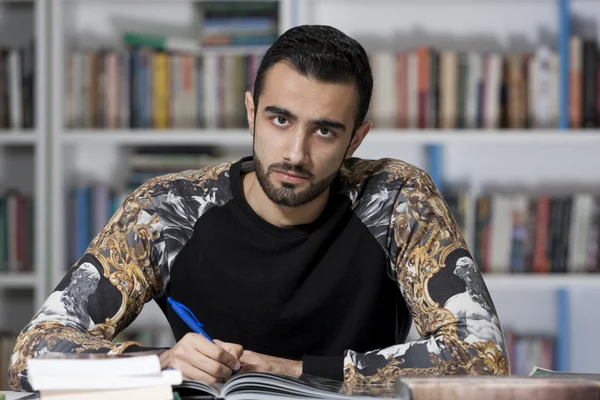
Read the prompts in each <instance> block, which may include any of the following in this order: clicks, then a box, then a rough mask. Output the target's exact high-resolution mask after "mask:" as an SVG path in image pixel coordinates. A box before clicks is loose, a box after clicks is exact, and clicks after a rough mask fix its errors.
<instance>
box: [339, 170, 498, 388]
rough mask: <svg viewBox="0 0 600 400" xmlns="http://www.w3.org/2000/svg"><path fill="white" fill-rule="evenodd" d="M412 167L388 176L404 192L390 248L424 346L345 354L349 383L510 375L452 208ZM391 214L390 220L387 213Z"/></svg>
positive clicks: (393, 222)
mask: <svg viewBox="0 0 600 400" xmlns="http://www.w3.org/2000/svg"><path fill="white" fill-rule="evenodd" d="M405 166H406V164H404V165H402V166H400V167H398V169H399V171H393V169H392V171H391V172H389V176H388V178H387V179H386V180H387V182H388V184H389V183H390V182H391V183H392V184H394V185H396V186H398V185H400V187H401V189H400V190H399V191H398V190H396V193H397V197H396V199H395V201H394V202H393V207H391V209H392V212H391V220H389V219H388V221H389V225H388V226H389V235H388V238H389V239H388V246H389V248H388V249H387V250H388V251H389V254H390V258H391V261H392V263H391V268H392V270H393V273H392V275H393V276H395V278H396V280H397V283H398V287H399V289H400V292H401V294H402V296H403V297H404V299H405V301H406V304H407V305H408V307H409V309H410V312H411V314H412V316H413V319H414V323H415V325H416V328H417V331H418V333H419V335H420V336H421V337H420V338H419V339H418V340H415V341H412V342H406V343H403V344H397V345H394V346H391V347H388V348H384V349H379V350H374V351H370V352H367V353H356V352H354V351H352V350H347V351H346V352H345V355H344V379H345V381H346V382H347V383H349V384H354V383H355V384H360V383H391V382H393V381H394V380H395V379H396V378H397V377H398V376H400V375H447V374H465V375H466V374H482V375H508V374H509V365H508V357H507V352H506V348H505V341H504V336H503V332H502V328H501V325H500V321H499V319H498V315H497V313H496V310H495V307H494V304H493V302H492V299H491V298H490V294H489V293H488V290H487V288H486V285H485V282H484V280H483V277H482V275H481V273H480V271H479V268H478V267H477V265H476V264H475V262H474V260H473V257H472V256H471V254H470V252H469V250H468V248H467V245H466V243H465V241H464V239H463V236H462V233H461V232H460V229H459V228H458V226H457V224H456V222H455V220H454V218H453V216H452V215H451V213H450V211H449V208H448V205H447V204H446V202H445V201H444V199H443V197H442V196H441V194H440V193H439V191H438V190H437V188H436V186H435V185H434V183H433V182H432V180H431V178H430V177H429V175H427V174H426V173H425V172H423V171H422V170H420V169H418V168H415V167H412V168H410V171H409V173H407V171H406V170H407V168H405ZM388 215H389V214H388Z"/></svg>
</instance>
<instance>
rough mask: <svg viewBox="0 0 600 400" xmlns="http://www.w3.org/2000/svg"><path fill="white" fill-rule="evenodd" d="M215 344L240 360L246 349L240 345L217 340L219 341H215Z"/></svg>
mask: <svg viewBox="0 0 600 400" xmlns="http://www.w3.org/2000/svg"><path fill="white" fill-rule="evenodd" d="M215 343H216V344H217V345H219V346H221V347H222V348H224V349H225V350H227V351H228V352H229V354H231V355H233V356H234V357H235V358H237V359H238V360H239V359H240V357H241V356H242V354H243V353H244V348H243V347H242V346H241V345H239V344H235V343H228V342H222V341H220V340H217V339H215Z"/></svg>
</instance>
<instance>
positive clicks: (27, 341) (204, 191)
mask: <svg viewBox="0 0 600 400" xmlns="http://www.w3.org/2000/svg"><path fill="white" fill-rule="evenodd" d="M227 168H228V165H225V164H224V165H221V166H216V167H210V168H207V169H204V170H199V171H192V172H189V173H181V174H170V175H165V176H162V177H158V178H154V179H151V180H149V181H148V182H146V183H145V184H144V185H142V186H141V187H140V188H138V189H137V190H136V191H135V192H133V193H132V194H131V195H130V196H128V197H127V199H125V201H124V202H123V204H122V206H121V207H120V209H119V210H118V211H117V212H116V213H115V215H114V216H113V217H112V218H111V219H110V221H109V222H108V223H107V225H106V226H105V227H104V228H103V230H102V231H101V232H100V233H99V234H98V236H97V237H96V238H94V240H93V241H92V242H91V243H90V244H89V246H88V249H87V251H86V252H85V254H84V255H83V257H82V258H81V259H80V260H79V261H78V262H77V263H76V264H75V265H74V266H73V267H72V268H71V269H70V270H69V272H68V273H67V274H66V276H65V277H64V279H63V280H62V281H61V283H59V285H58V286H57V287H56V289H55V291H54V292H53V293H52V294H51V295H50V296H49V297H48V299H47V300H46V301H45V303H44V304H43V305H42V307H41V308H40V310H39V311H38V313H37V314H36V315H35V316H34V317H33V319H32V320H31V322H30V323H29V324H28V325H27V326H25V328H24V329H23V330H22V331H21V333H20V335H19V337H18V338H17V342H16V345H15V350H14V353H13V355H12V357H11V361H10V365H9V382H10V385H11V386H12V387H13V388H14V389H15V390H30V389H31V386H30V385H29V382H28V380H27V369H26V367H27V359H29V358H32V357H35V356H38V355H41V354H43V353H46V352H50V351H55V352H63V353H66V352H73V353H85V352H101V353H112V354H118V353H122V352H123V351H125V349H127V348H128V347H131V346H139V344H138V343H135V342H125V343H114V342H112V340H113V339H114V337H115V336H116V335H117V334H118V333H119V332H121V331H122V330H123V329H125V328H126V327H127V326H128V325H129V324H130V323H131V322H132V321H133V320H134V319H135V318H136V317H137V315H138V314H139V313H140V312H141V311H142V307H143V306H144V303H146V302H148V301H150V300H151V299H152V298H157V297H160V296H161V295H162V294H163V293H164V289H165V287H166V283H167V280H168V278H169V265H170V262H171V261H172V259H173V258H174V257H175V255H176V252H177V249H180V248H181V246H182V244H183V243H185V242H186V241H187V240H188V238H189V236H191V234H192V232H193V226H194V222H195V221H196V219H197V218H198V215H200V214H201V213H202V212H203V211H204V210H206V209H207V208H209V207H211V206H212V205H214V203H215V201H216V200H215V199H214V192H215V191H216V190H215V188H214V185H213V183H214V182H216V181H217V179H218V176H219V174H220V173H221V172H223V171H224V170H226V169H227ZM207 186H210V188H207Z"/></svg>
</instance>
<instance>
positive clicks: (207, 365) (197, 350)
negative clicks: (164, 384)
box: [159, 333, 244, 385]
mask: <svg viewBox="0 0 600 400" xmlns="http://www.w3.org/2000/svg"><path fill="white" fill-rule="evenodd" d="M215 343H216V344H213V343H211V342H210V340H207V339H206V338H205V337H204V336H202V335H199V334H197V333H188V334H187V335H185V336H184V337H183V338H182V339H181V340H180V341H179V342H177V344H176V345H175V346H173V347H172V348H171V349H169V350H167V351H165V352H163V353H161V354H160V356H159V359H160V366H161V368H167V367H171V368H175V369H178V370H180V371H181V373H182V375H183V378H184V379H190V380H197V381H202V382H204V383H208V384H209V385H212V384H215V383H217V382H223V381H224V380H225V379H227V378H229V377H230V376H231V374H232V370H238V369H240V368H241V364H240V357H241V355H242V353H243V352H244V349H243V348H242V346H240V345H238V344H233V343H225V342H221V341H219V340H215Z"/></svg>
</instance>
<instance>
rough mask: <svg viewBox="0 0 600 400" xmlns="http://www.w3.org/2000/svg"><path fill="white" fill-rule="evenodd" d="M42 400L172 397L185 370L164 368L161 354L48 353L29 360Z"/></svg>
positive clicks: (167, 399) (166, 399) (34, 385)
mask: <svg viewBox="0 0 600 400" xmlns="http://www.w3.org/2000/svg"><path fill="white" fill-rule="evenodd" d="M27 368H28V377H29V382H30V384H31V387H32V388H33V389H34V390H35V391H39V392H40V397H41V399H42V400H45V399H52V400H70V399H73V400H75V399H78V400H92V399H94V400H95V399H112V400H120V399H123V400H129V399H148V400H170V399H172V398H173V391H172V388H171V386H172V385H178V384H181V382H182V375H181V372H180V371H178V370H174V369H169V370H165V371H161V367H160V361H159V359H158V356H157V355H155V354H152V355H149V354H148V355H146V354H144V355H140V354H135V355H127V354H123V355H114V356H109V355H104V354H65V353H46V354H45V355H43V356H40V357H38V358H33V359H30V360H28V361H27Z"/></svg>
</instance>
